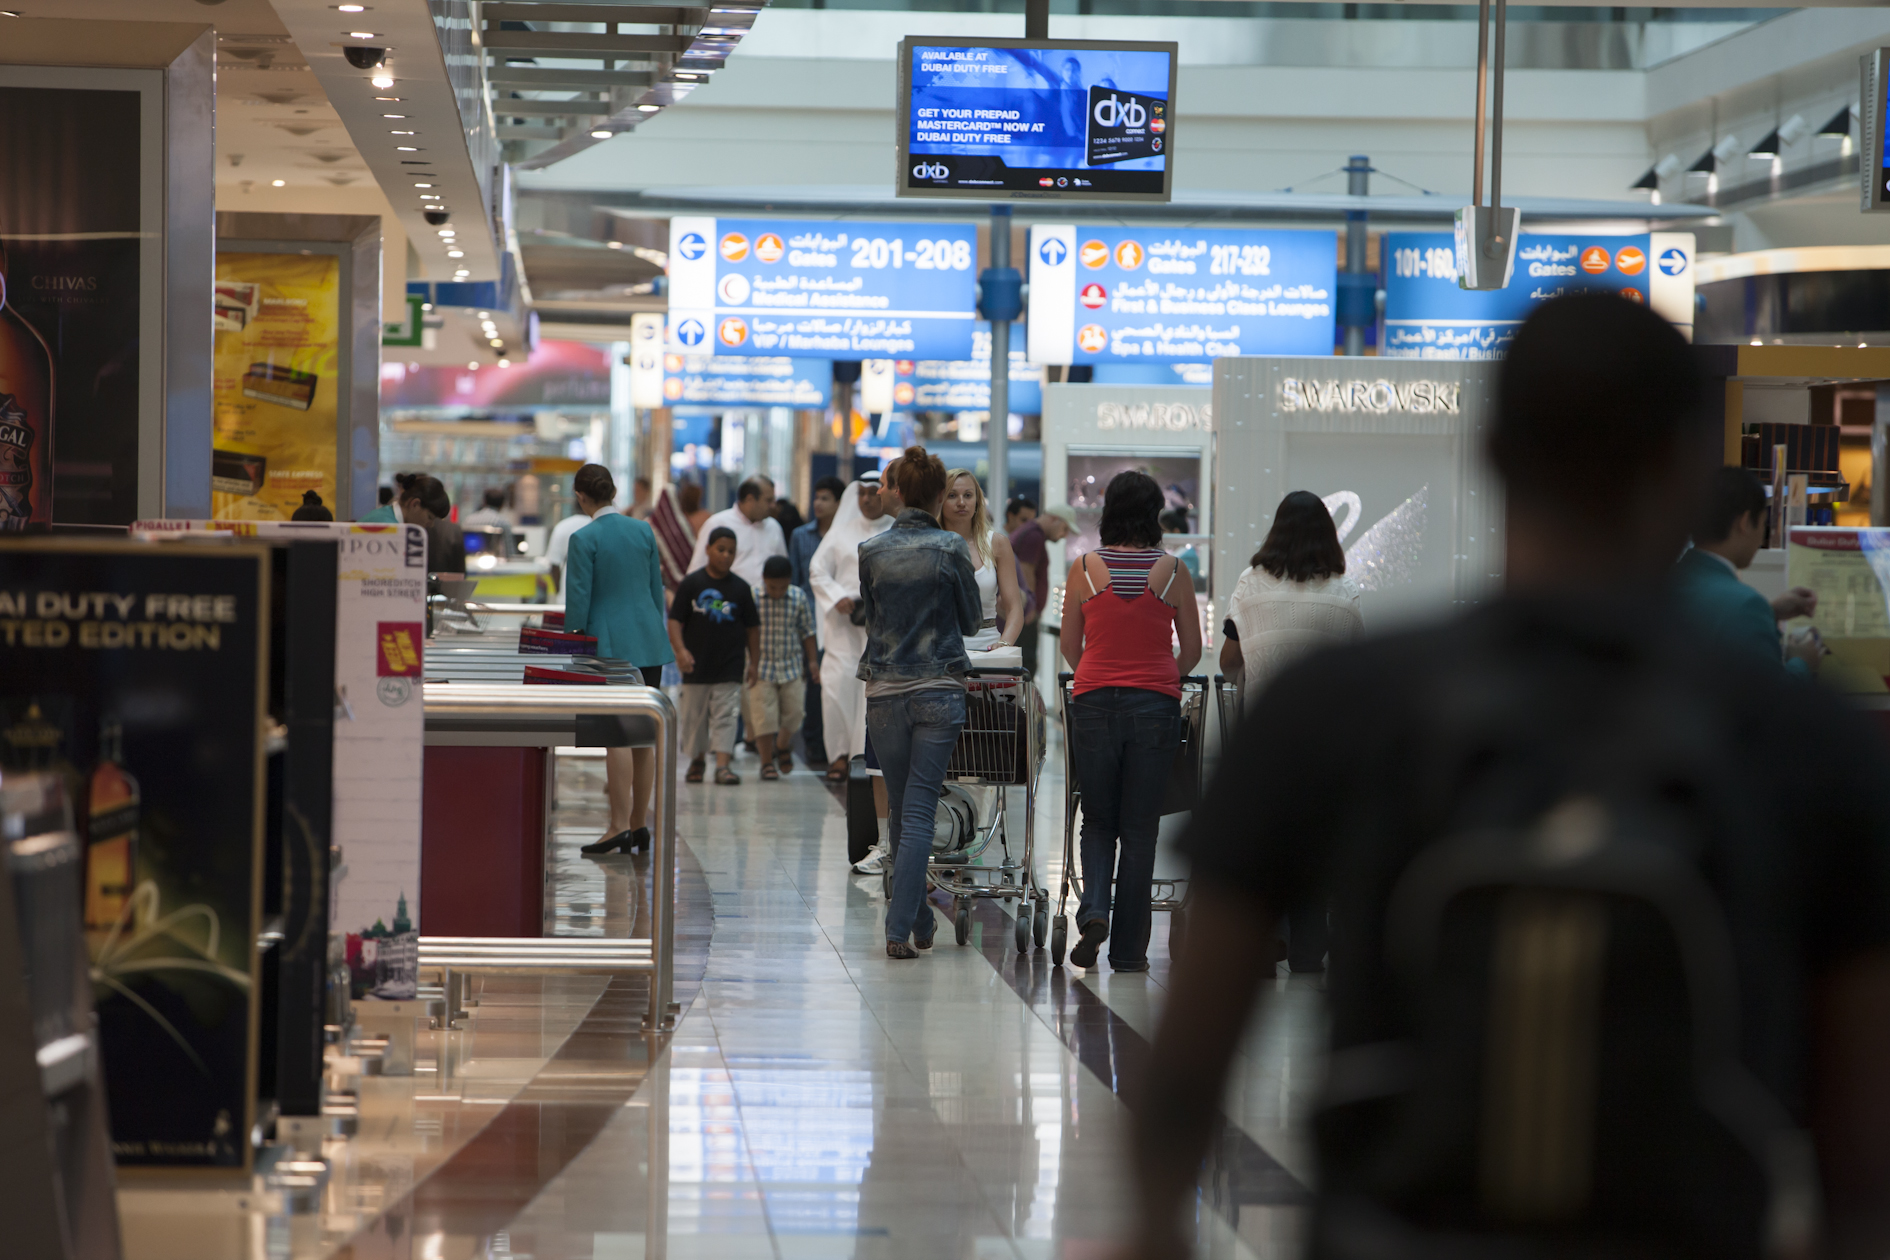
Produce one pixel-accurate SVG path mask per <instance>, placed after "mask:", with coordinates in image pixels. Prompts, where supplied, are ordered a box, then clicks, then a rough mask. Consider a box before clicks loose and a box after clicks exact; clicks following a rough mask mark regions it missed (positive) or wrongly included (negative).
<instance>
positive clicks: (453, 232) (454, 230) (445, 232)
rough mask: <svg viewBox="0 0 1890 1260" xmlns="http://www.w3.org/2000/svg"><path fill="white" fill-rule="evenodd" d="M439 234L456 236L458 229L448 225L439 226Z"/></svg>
mask: <svg viewBox="0 0 1890 1260" xmlns="http://www.w3.org/2000/svg"><path fill="white" fill-rule="evenodd" d="M440 235H441V236H458V235H459V229H458V228H450V227H448V228H441V229H440Z"/></svg>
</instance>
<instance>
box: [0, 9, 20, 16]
mask: <svg viewBox="0 0 1890 1260" xmlns="http://www.w3.org/2000/svg"><path fill="white" fill-rule="evenodd" d="M18 16H20V11H19V10H18V9H0V17H18Z"/></svg>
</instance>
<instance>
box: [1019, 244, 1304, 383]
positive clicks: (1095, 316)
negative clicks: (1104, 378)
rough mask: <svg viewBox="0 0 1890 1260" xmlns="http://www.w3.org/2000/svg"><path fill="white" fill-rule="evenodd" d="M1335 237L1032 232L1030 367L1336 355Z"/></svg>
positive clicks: (1200, 361) (1198, 361) (1197, 361)
mask: <svg viewBox="0 0 1890 1260" xmlns="http://www.w3.org/2000/svg"><path fill="white" fill-rule="evenodd" d="M1337 287H1338V241H1337V237H1336V236H1335V234H1334V233H1332V232H1261V231H1240V230H1233V229H1227V228H1220V229H1212V228H1165V227H1143V228H1103V227H1088V226H1083V225H1078V224H1056V223H1039V224H1035V225H1033V226H1032V227H1031V229H1030V361H1031V362H1032V363H1065V364H1075V363H1153V364H1168V363H1204V362H1207V361H1208V360H1211V359H1220V358H1226V357H1229V356H1232V355H1251V354H1331V353H1332V338H1333V327H1334V324H1333V311H1334V309H1335V307H1334V302H1335V293H1334V291H1335V290H1336V289H1337Z"/></svg>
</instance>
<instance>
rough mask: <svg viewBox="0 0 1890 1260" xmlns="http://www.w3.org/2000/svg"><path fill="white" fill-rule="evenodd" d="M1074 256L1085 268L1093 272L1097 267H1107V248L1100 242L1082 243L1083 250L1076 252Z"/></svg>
mask: <svg viewBox="0 0 1890 1260" xmlns="http://www.w3.org/2000/svg"><path fill="white" fill-rule="evenodd" d="M1076 256H1077V257H1078V258H1081V259H1082V260H1083V265H1084V266H1085V267H1088V268H1089V269H1090V270H1091V271H1094V270H1095V269H1096V268H1098V267H1103V266H1107V265H1108V263H1109V247H1108V246H1107V245H1105V244H1103V243H1102V242H1101V241H1084V242H1083V248H1082V249H1080V250H1078V251H1077V252H1076Z"/></svg>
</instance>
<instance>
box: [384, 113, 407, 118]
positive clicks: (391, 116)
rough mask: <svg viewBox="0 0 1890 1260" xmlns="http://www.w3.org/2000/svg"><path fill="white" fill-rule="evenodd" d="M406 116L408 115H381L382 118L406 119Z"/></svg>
mask: <svg viewBox="0 0 1890 1260" xmlns="http://www.w3.org/2000/svg"><path fill="white" fill-rule="evenodd" d="M406 116H407V115H405V114H382V115H381V117H382V118H405V117H406Z"/></svg>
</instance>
